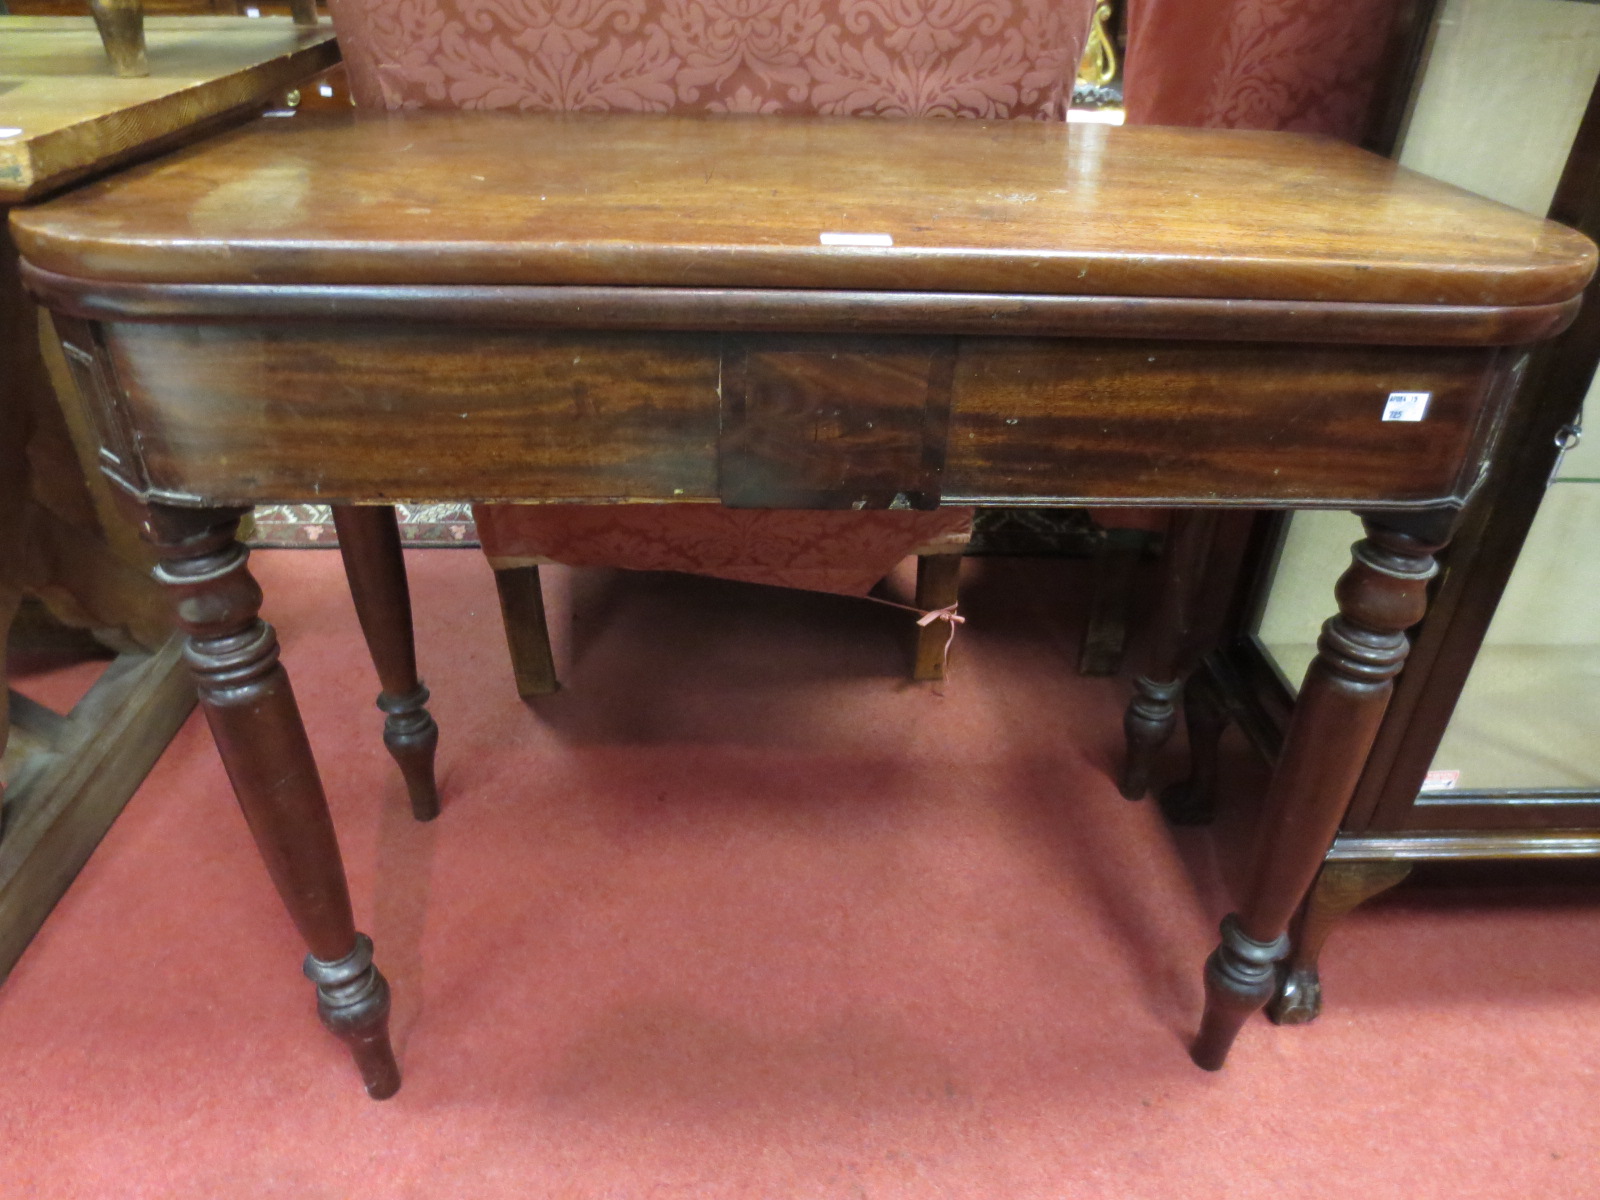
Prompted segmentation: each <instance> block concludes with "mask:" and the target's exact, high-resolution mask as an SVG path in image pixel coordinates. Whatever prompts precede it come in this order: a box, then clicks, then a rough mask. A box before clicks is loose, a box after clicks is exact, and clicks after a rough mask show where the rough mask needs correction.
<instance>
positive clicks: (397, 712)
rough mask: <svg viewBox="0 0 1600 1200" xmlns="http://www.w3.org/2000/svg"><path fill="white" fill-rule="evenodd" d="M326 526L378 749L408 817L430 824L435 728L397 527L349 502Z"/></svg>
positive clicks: (390, 515) (376, 510) (374, 510)
mask: <svg viewBox="0 0 1600 1200" xmlns="http://www.w3.org/2000/svg"><path fill="white" fill-rule="evenodd" d="M333 526H334V529H335V530H337V532H338V534H339V553H340V554H341V555H342V556H343V558H344V572H345V578H346V579H348V580H349V581H350V597H351V599H352V600H354V601H355V606H356V617H357V619H358V620H360V622H361V633H362V635H363V636H364V637H365V638H366V640H367V651H368V652H369V653H370V654H371V655H372V665H373V666H374V667H376V668H377V669H378V681H379V684H380V686H381V687H382V689H383V690H382V691H381V692H380V693H379V695H378V707H379V708H381V709H382V710H383V711H384V712H385V713H386V714H387V716H386V717H385V718H384V722H383V744H384V745H385V746H386V747H387V748H388V750H389V754H390V756H391V757H393V759H394V761H395V763H396V764H397V765H398V766H399V768H400V774H401V775H402V776H404V778H405V781H406V792H407V793H408V794H409V795H410V797H411V812H412V814H413V815H414V816H415V817H416V818H417V820H419V821H431V820H433V818H434V817H436V816H438V815H439V788H438V785H437V784H436V783H435V781H434V775H433V758H434V753H435V752H436V751H437V750H438V748H439V727H438V726H437V725H436V724H434V720H433V717H432V715H430V714H429V712H428V709H427V703H428V689H427V688H426V687H424V686H423V683H422V680H420V679H418V678H417V648H416V641H415V638H414V637H413V634H412V630H411V589H410V587H409V586H408V585H407V583H406V560H405V556H404V554H403V553H402V552H401V549H400V526H399V524H398V523H397V521H396V520H395V514H394V509H392V508H390V507H388V506H387V505H384V506H376V507H365V506H363V507H357V506H355V505H348V504H336V505H334V507H333Z"/></svg>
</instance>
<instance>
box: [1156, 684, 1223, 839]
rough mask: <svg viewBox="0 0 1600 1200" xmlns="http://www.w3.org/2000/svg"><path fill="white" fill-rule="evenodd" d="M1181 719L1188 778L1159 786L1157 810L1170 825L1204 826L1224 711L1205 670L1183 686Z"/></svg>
mask: <svg viewBox="0 0 1600 1200" xmlns="http://www.w3.org/2000/svg"><path fill="white" fill-rule="evenodd" d="M1183 720H1184V725H1185V727H1186V728H1187V729H1188V731H1189V777H1188V778H1187V779H1183V780H1180V781H1178V782H1177V783H1174V784H1173V785H1172V786H1170V787H1167V788H1163V789H1162V791H1161V796H1160V803H1161V812H1162V814H1163V815H1164V816H1165V817H1166V818H1167V821H1168V822H1169V823H1171V824H1173V825H1207V824H1209V823H1210V822H1211V818H1212V817H1213V816H1214V815H1215V814H1216V810H1217V767H1218V757H1219V755H1218V751H1219V749H1220V747H1221V743H1222V735H1223V733H1224V732H1225V731H1226V730H1227V728H1228V710H1227V706H1226V705H1224V704H1223V702H1222V696H1221V694H1220V693H1219V692H1218V690H1217V685H1216V682H1215V681H1214V680H1213V679H1212V678H1211V676H1210V674H1209V673H1208V672H1206V671H1203V670H1201V671H1196V672H1194V673H1193V674H1192V675H1190V676H1189V679H1188V682H1187V683H1185V684H1184V686H1183Z"/></svg>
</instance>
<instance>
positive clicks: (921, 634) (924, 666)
mask: <svg viewBox="0 0 1600 1200" xmlns="http://www.w3.org/2000/svg"><path fill="white" fill-rule="evenodd" d="M960 590H961V555H960V554H919V555H918V556H917V607H918V608H920V609H922V610H924V611H925V612H933V611H934V610H936V609H941V608H949V607H951V606H952V605H953V604H955V602H956V600H957V599H958V598H959V595H960ZM949 644H950V626H949V624H948V623H946V622H944V621H929V622H928V623H927V624H926V625H918V626H917V645H916V658H915V666H914V667H913V668H912V671H911V678H913V679H915V680H918V681H919V682H929V681H933V680H940V679H943V678H944V669H945V649H946V647H947V646H949Z"/></svg>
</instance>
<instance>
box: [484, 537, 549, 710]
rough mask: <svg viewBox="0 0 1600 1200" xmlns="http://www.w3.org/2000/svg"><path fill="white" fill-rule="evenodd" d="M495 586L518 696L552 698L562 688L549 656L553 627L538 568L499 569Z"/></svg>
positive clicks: (495, 576) (529, 698)
mask: <svg viewBox="0 0 1600 1200" xmlns="http://www.w3.org/2000/svg"><path fill="white" fill-rule="evenodd" d="M494 586H495V590H496V591H497V592H499V593H500V618H501V621H502V623H503V624H504V625H505V627H506V646H507V647H508V648H509V649H510V651H511V671H512V674H513V675H514V676H515V677H516V680H517V695H519V696H521V697H522V698H523V699H524V700H531V699H533V698H534V697H535V696H549V695H551V694H553V693H554V692H555V691H556V690H557V689H558V688H559V687H560V686H561V685H560V684H559V683H558V682H557V681H556V664H555V659H554V658H552V657H551V654H550V627H549V625H547V624H546V623H545V619H544V591H543V590H542V589H541V588H540V587H539V568H538V567H503V568H500V569H497V570H496V571H495V573H494Z"/></svg>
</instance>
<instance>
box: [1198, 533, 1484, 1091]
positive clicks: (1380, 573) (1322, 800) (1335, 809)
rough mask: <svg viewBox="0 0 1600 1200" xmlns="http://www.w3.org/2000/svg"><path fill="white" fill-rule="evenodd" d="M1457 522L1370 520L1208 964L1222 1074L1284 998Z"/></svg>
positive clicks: (1206, 1048)
mask: <svg viewBox="0 0 1600 1200" xmlns="http://www.w3.org/2000/svg"><path fill="white" fill-rule="evenodd" d="M1454 516H1455V514H1454V512H1453V511H1441V510H1433V511H1424V512H1414V513H1382V514H1369V515H1365V516H1364V517H1363V521H1362V523H1363V525H1364V526H1365V528H1366V536H1365V537H1364V538H1363V539H1362V540H1361V541H1359V542H1357V543H1356V544H1355V546H1354V548H1353V549H1352V558H1353V561H1352V563H1351V565H1350V568H1349V569H1348V570H1346V571H1345V573H1344V574H1343V575H1342V576H1340V578H1339V582H1338V584H1337V585H1336V586H1335V588H1334V595H1335V597H1336V599H1337V600H1338V603H1339V612H1338V615H1337V616H1334V617H1332V618H1331V619H1329V620H1328V621H1327V622H1326V623H1325V624H1324V625H1323V627H1322V636H1321V637H1320V638H1319V639H1318V641H1317V657H1316V658H1315V659H1314V660H1313V661H1312V664H1311V666H1310V667H1309V668H1308V669H1307V671H1306V678H1305V682H1304V683H1303V684H1302V685H1301V687H1300V694H1299V696H1298V698H1297V699H1296V701H1295V707H1294V716H1293V718H1292V719H1291V720H1290V722H1289V730H1288V734H1287V736H1286V738H1285V740H1284V745H1283V753H1282V755H1281V756H1280V758H1279V760H1278V767H1277V770H1276V772H1275V773H1274V774H1273V777H1272V784H1271V786H1270V787H1269V788H1268V790H1267V796H1266V808H1265V813H1264V817H1263V820H1262V825H1261V828H1262V833H1263V835H1264V836H1263V837H1262V838H1261V840H1260V842H1259V843H1258V844H1257V846H1256V850H1255V856H1254V865H1253V867H1252V869H1251V872H1250V879H1249V882H1248V884H1247V885H1246V892H1245V900H1244V903H1243V904H1241V905H1240V906H1239V911H1238V912H1237V913H1233V914H1230V915H1228V916H1227V917H1225V918H1223V921H1222V941H1221V944H1220V945H1218V947H1217V948H1216V950H1214V951H1213V952H1212V954H1211V957H1210V958H1209V959H1207V960H1206V969H1205V991H1206V1007H1205V1014H1204V1016H1203V1017H1202V1019H1201V1023H1200V1033H1199V1036H1198V1037H1197V1038H1196V1039H1195V1043H1194V1047H1193V1050H1192V1051H1191V1053H1192V1055H1193V1058H1194V1061H1195V1063H1196V1064H1197V1065H1199V1066H1201V1067H1204V1068H1205V1069H1206V1070H1208V1071H1215V1070H1218V1069H1219V1068H1221V1066H1222V1064H1223V1062H1224V1060H1225V1059H1226V1058H1227V1056H1228V1049H1229V1047H1230V1046H1232V1045H1233V1040H1234V1038H1235V1037H1237V1036H1238V1033H1239V1029H1240V1028H1241V1026H1243V1024H1244V1022H1245V1021H1246V1019H1248V1018H1249V1016H1250V1014H1251V1013H1253V1012H1255V1011H1256V1010H1257V1009H1259V1008H1261V1007H1262V1006H1263V1005H1264V1004H1266V1002H1267V1001H1268V1000H1269V999H1270V998H1271V996H1272V993H1273V991H1274V990H1275V983H1276V969H1275V964H1276V963H1277V962H1278V960H1279V959H1281V958H1283V957H1284V955H1285V954H1286V953H1287V952H1288V949H1289V938H1288V935H1287V933H1286V930H1287V929H1288V925H1289V921H1290V918H1292V917H1293V916H1294V913H1295V910H1296V909H1298V908H1299V907H1300V903H1301V901H1302V900H1303V899H1304V898H1305V896H1306V893H1307V892H1308V891H1309V890H1310V888H1311V884H1312V881H1313V880H1314V879H1315V878H1316V875H1317V871H1318V870H1319V869H1320V868H1321V866H1322V861H1323V856H1324V855H1325V854H1326V853H1327V850H1328V846H1329V845H1330V844H1331V843H1332V841H1333V836H1334V834H1335V832H1337V830H1338V827H1339V822H1340V820H1341V819H1342V818H1343V816H1344V813H1345V809H1346V808H1347V807H1348V806H1349V803H1350V797H1351V795H1352V794H1353V793H1354V791H1355V786H1356V782H1357V780H1358V779H1359V778H1360V775H1361V771H1362V769H1363V768H1364V766H1365V765H1366V761H1367V755H1368V753H1369V752H1370V751H1371V749H1372V743H1373V739H1374V738H1375V737H1376V736H1377V732H1378V724H1379V722H1380V721H1381V720H1382V719H1383V712H1384V709H1385V707H1386V706H1387V705H1388V703H1389V697H1390V694H1391V693H1392V692H1393V691H1394V677H1395V676H1396V675H1398V674H1399V673H1400V668H1401V666H1402V665H1403V664H1404V662H1405V657H1406V652H1407V650H1408V649H1409V644H1408V642H1407V640H1406V633H1405V631H1406V630H1407V629H1409V628H1410V627H1411V626H1413V625H1415V624H1416V623H1417V622H1418V621H1420V620H1421V619H1422V617H1423V615H1424V613H1425V612H1426V610H1427V603H1428V581H1429V580H1430V579H1432V578H1433V576H1434V574H1435V573H1436V572H1437V570H1438V565H1437V563H1436V562H1435V560H1434V554H1435V553H1436V552H1437V551H1438V550H1439V549H1440V548H1441V547H1442V546H1443V545H1444V543H1445V541H1446V540H1447V539H1448V536H1449V531H1450V527H1451V524H1452V522H1453V520H1454Z"/></svg>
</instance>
